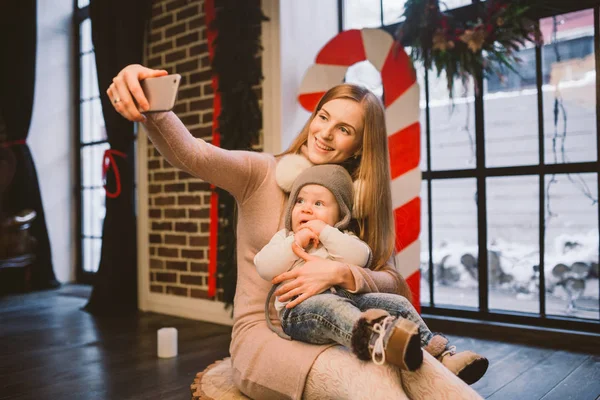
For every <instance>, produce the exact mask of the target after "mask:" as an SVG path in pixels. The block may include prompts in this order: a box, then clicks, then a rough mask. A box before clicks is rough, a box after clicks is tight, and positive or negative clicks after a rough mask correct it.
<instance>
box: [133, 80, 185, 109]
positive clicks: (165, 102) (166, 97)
mask: <svg viewBox="0 0 600 400" xmlns="http://www.w3.org/2000/svg"><path fill="white" fill-rule="evenodd" d="M180 81H181V75H179V74H172V75H165V76H159V77H156V78H147V79H144V80H143V81H141V82H140V84H141V86H142V90H143V91H144V95H145V96H146V99H148V103H149V104H150V108H149V109H148V110H146V111H145V112H158V111H171V110H172V109H173V107H174V106H175V100H176V99H177V91H178V90H179V82H180Z"/></svg>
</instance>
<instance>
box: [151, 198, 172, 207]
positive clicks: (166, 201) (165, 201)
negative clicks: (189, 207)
mask: <svg viewBox="0 0 600 400" xmlns="http://www.w3.org/2000/svg"><path fill="white" fill-rule="evenodd" d="M154 205H156V206H174V205H175V197H172V196H171V197H157V198H156V199H154Z"/></svg>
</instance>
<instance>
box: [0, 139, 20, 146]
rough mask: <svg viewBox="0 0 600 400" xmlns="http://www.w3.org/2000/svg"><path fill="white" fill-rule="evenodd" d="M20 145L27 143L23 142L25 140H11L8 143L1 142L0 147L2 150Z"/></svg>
mask: <svg viewBox="0 0 600 400" xmlns="http://www.w3.org/2000/svg"><path fill="white" fill-rule="evenodd" d="M20 144H27V142H26V141H25V139H21V140H11V141H10V142H2V143H0V147H2V148H6V147H13V146H18V145H20Z"/></svg>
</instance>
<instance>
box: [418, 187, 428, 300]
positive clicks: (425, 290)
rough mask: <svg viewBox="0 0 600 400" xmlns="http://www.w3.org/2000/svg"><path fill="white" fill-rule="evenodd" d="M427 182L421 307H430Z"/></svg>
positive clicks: (423, 208)
mask: <svg viewBox="0 0 600 400" xmlns="http://www.w3.org/2000/svg"><path fill="white" fill-rule="evenodd" d="M428 198H429V193H428V191H427V181H426V180H423V181H422V182H421V235H420V237H419V239H420V240H421V305H424V306H428V305H430V303H429V212H428V210H427V201H428Z"/></svg>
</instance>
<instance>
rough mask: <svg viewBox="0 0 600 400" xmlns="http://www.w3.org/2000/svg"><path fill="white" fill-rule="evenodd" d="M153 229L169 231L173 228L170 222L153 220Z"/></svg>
mask: <svg viewBox="0 0 600 400" xmlns="http://www.w3.org/2000/svg"><path fill="white" fill-rule="evenodd" d="M152 230H153V231H171V230H173V224H171V223H170V222H153V223H152Z"/></svg>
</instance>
